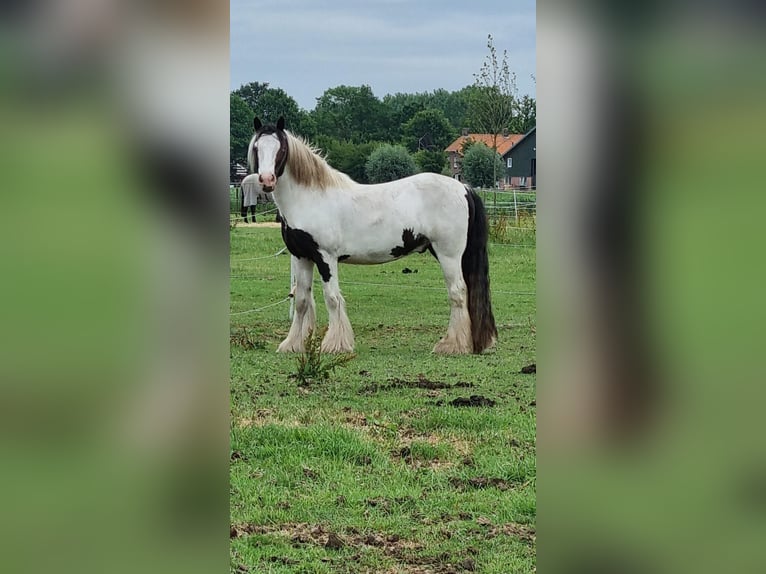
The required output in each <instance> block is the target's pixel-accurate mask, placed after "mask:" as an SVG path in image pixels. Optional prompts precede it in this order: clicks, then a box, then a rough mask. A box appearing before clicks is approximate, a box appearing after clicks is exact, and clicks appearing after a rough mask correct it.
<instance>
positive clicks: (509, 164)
mask: <svg viewBox="0 0 766 574" xmlns="http://www.w3.org/2000/svg"><path fill="white" fill-rule="evenodd" d="M508 167H513V158H512V157H509V158H508Z"/></svg>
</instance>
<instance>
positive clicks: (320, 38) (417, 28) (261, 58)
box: [230, 0, 535, 110]
mask: <svg viewBox="0 0 766 574" xmlns="http://www.w3.org/2000/svg"><path fill="white" fill-rule="evenodd" d="M230 13H231V56H230V62H231V69H230V78H231V89H232V90H235V89H237V88H239V87H240V86H241V85H242V84H246V83H249V82H268V83H269V86H270V87H272V88H282V89H283V90H285V92H287V93H288V94H289V95H290V96H292V97H293V98H294V99H295V100H296V101H297V102H298V105H299V106H300V107H302V108H303V109H306V110H312V109H313V108H314V107H315V105H316V99H317V98H318V97H320V96H321V95H322V94H323V93H324V91H325V90H326V89H328V88H333V87H335V86H339V85H342V84H345V85H348V86H361V85H363V84H367V85H369V86H370V87H371V88H372V91H373V93H374V94H375V95H376V96H377V97H378V98H381V99H382V98H383V96H385V95H386V94H394V93H397V92H406V93H414V92H426V91H428V92H430V91H433V90H435V89H439V88H444V89H446V90H449V91H454V90H459V89H461V88H463V87H465V86H468V85H470V84H472V83H473V82H474V76H473V75H474V74H476V73H478V71H479V69H480V68H481V65H482V63H483V62H484V60H485V58H486V57H487V55H488V54H489V51H488V49H487V35H488V34H492V37H493V38H494V44H495V47H496V48H497V50H498V53H499V55H500V56H502V53H503V50H507V51H508V63H509V65H510V68H511V71H514V72H516V76H517V87H518V91H519V95H524V94H529V95H531V96H533V97H535V83H534V80H533V79H532V77H531V75H532V74H534V73H535V0H505V1H503V2H500V1H496V0H489V1H482V0H474V1H471V2H469V1H465V0H463V1H454V0H356V1H354V0H231V8H230Z"/></svg>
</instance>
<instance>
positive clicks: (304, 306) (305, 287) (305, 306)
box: [277, 257, 316, 353]
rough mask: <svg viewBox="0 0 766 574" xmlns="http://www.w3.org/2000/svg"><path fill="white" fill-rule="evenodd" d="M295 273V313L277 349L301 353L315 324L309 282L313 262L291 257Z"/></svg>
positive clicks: (281, 351)
mask: <svg viewBox="0 0 766 574" xmlns="http://www.w3.org/2000/svg"><path fill="white" fill-rule="evenodd" d="M290 264H291V265H292V268H293V272H294V274H295V313H294V314H293V323H292V325H291V326H290V332H289V333H288V334H287V338H286V339H285V340H284V341H282V344H280V345H279V348H278V349H277V351H279V352H280V353H302V352H303V351H304V345H303V342H304V341H305V339H306V337H307V336H308V334H309V331H312V330H313V329H314V327H315V325H316V308H315V307H314V294H313V293H312V291H311V282H312V281H313V279H314V263H313V262H312V261H310V260H308V259H298V258H296V257H291V261H290Z"/></svg>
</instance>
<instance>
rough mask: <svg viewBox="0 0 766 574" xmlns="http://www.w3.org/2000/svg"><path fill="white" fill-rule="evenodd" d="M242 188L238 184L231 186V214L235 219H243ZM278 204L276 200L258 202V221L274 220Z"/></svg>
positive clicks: (256, 207) (256, 212)
mask: <svg viewBox="0 0 766 574" xmlns="http://www.w3.org/2000/svg"><path fill="white" fill-rule="evenodd" d="M241 207H242V188H241V187H240V186H238V185H230V186H229V216H230V219H232V220H233V221H237V220H240V219H241V215H240V211H241ZM276 210H277V206H276V205H274V202H271V201H270V202H265V203H258V204H257V205H256V206H255V214H256V218H257V219H258V221H274V220H275V219H276V213H277V211H276Z"/></svg>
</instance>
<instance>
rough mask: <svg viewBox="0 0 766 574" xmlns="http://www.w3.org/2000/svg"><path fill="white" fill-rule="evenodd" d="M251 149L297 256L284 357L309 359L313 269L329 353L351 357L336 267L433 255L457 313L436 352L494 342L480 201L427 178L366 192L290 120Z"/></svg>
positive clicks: (263, 131) (262, 129)
mask: <svg viewBox="0 0 766 574" xmlns="http://www.w3.org/2000/svg"><path fill="white" fill-rule="evenodd" d="M253 127H254V128H255V135H254V136H253V138H252V140H251V141H250V145H249V148H248V161H249V163H250V170H251V172H252V173H258V174H259V175H258V182H259V184H260V186H261V189H263V191H265V192H267V193H271V194H273V198H274V203H276V205H277V207H278V208H279V211H280V213H281V214H282V238H283V240H284V242H285V245H286V246H287V249H288V250H289V251H290V253H291V254H292V255H293V259H292V263H293V269H294V273H295V279H296V285H295V313H294V315H293V322H292V325H291V327H290V332H289V333H288V335H287V338H286V339H285V340H284V341H283V342H282V343H281V344H280V345H279V348H278V350H279V351H281V352H303V350H304V340H305V338H306V336H307V335H308V334H309V332H310V331H312V330H313V329H314V326H315V321H316V312H315V307H314V297H313V295H312V282H313V275H314V267H315V266H316V268H317V270H318V271H319V275H320V276H321V278H322V287H323V291H324V299H325V304H326V305H327V310H328V314H329V327H328V329H327V333H326V334H325V337H324V339H323V341H322V350H323V351H325V352H330V353H337V352H350V351H352V350H353V349H354V332H353V330H352V329H351V323H350V322H349V320H348V316H347V315H346V302H345V300H344V299H343V296H342V295H341V292H340V287H339V285H338V263H339V262H342V263H350V264H357V265H370V264H377V263H387V262H389V261H394V260H396V259H399V258H401V257H404V256H405V255H408V254H410V253H412V252H417V253H423V252H424V251H425V250H426V249H428V250H429V251H430V252H431V254H432V255H433V256H434V257H436V259H437V260H438V261H439V264H440V265H441V268H442V273H443V275H444V280H445V282H446V284H447V293H448V295H449V301H450V305H451V313H450V321H449V327H448V329H447V334H446V336H445V337H444V338H442V339H441V340H440V341H439V342H438V343H437V344H436V346H435V347H434V352H435V353H442V354H462V353H477V354H478V353H481V352H482V351H484V350H485V349H487V348H489V347H491V346H492V345H494V343H495V340H496V338H497V328H496V326H495V318H494V316H493V314H492V303H491V300H490V292H489V261H488V258H487V234H488V230H487V217H486V214H485V212H484V205H483V204H482V202H481V199H480V198H479V196H478V195H476V193H474V192H473V191H472V190H470V189H469V188H466V187H465V186H463V184H461V183H460V182H458V181H457V180H454V179H451V178H449V177H446V176H443V175H438V174H434V173H420V174H417V175H413V176H411V177H407V178H404V179H399V180H396V181H392V182H388V183H380V184H375V185H362V184H359V183H356V182H355V181H354V180H352V179H351V178H350V177H348V176H347V175H345V174H343V173H341V172H339V171H337V170H335V169H333V168H332V167H330V165H329V164H327V162H326V161H325V160H324V159H323V157H322V156H321V155H320V154H319V152H318V151H317V150H315V149H314V148H312V147H311V146H310V145H309V144H308V143H307V142H306V141H305V140H303V139H302V138H300V137H297V136H295V135H293V134H292V133H290V132H289V131H288V130H286V129H285V121H284V118H282V117H280V118H279V120H278V121H277V123H276V125H263V124H261V121H260V120H259V119H258V118H255V120H254V123H253Z"/></svg>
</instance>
